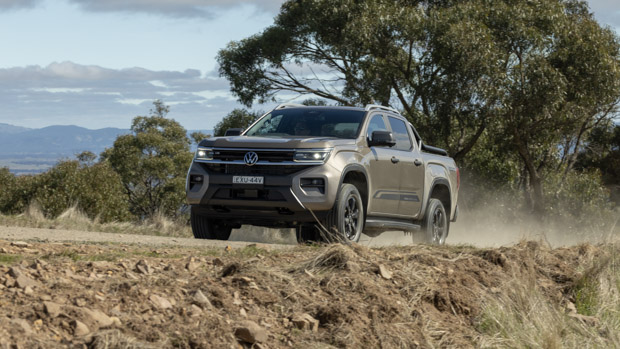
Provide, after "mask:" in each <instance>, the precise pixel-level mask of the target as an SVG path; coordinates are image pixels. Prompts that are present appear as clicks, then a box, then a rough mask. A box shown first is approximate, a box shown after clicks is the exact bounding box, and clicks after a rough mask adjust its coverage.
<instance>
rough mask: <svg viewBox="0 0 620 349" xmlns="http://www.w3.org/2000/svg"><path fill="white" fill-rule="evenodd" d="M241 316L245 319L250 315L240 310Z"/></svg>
mask: <svg viewBox="0 0 620 349" xmlns="http://www.w3.org/2000/svg"><path fill="white" fill-rule="evenodd" d="M239 314H241V316H243V317H244V318H247V317H248V313H247V312H246V311H245V309H243V308H241V309H239Z"/></svg>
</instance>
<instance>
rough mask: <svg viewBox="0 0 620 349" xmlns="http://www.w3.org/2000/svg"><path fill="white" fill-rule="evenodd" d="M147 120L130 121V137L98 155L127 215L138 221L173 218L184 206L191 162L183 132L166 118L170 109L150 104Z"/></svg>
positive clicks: (140, 118)
mask: <svg viewBox="0 0 620 349" xmlns="http://www.w3.org/2000/svg"><path fill="white" fill-rule="evenodd" d="M153 106H154V108H153V109H151V111H150V115H149V116H137V117H135V118H134V119H133V122H132V125H131V133H130V134H126V135H121V136H118V137H117V138H116V140H115V141H114V145H113V146H112V147H111V148H109V149H106V150H105V151H104V152H103V153H102V156H101V157H102V161H104V162H108V163H109V164H110V165H111V167H112V168H113V169H114V170H115V171H116V172H117V173H118V174H119V175H120V177H121V181H122V183H123V186H124V188H125V194H126V195H127V199H128V201H129V208H130V210H131V213H132V214H134V215H135V216H136V217H137V218H139V219H144V218H148V217H151V216H153V215H154V214H155V213H158V212H160V213H163V214H165V215H167V216H172V217H174V216H176V215H177V214H178V213H179V208H180V207H181V206H182V205H183V204H184V202H185V190H184V187H185V175H186V173H187V168H188V167H189V164H190V162H191V160H192V154H191V152H190V149H189V146H190V144H191V142H190V140H189V138H188V137H187V132H186V130H185V129H184V128H183V127H182V126H181V125H180V124H179V123H178V122H176V121H175V120H172V119H168V118H166V115H167V114H168V112H169V111H170V108H169V107H168V106H167V105H165V104H164V103H163V102H161V101H160V100H156V101H155V102H153Z"/></svg>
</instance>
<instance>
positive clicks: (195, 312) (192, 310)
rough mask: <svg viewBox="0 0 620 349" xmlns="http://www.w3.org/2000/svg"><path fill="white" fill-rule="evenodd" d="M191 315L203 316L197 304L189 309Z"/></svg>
mask: <svg viewBox="0 0 620 349" xmlns="http://www.w3.org/2000/svg"><path fill="white" fill-rule="evenodd" d="M189 314H190V316H192V317H196V316H200V315H201V314H202V309H200V307H199V306H197V305H196V304H192V305H191V306H190V307H189Z"/></svg>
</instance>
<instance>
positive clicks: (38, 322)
mask: <svg viewBox="0 0 620 349" xmlns="http://www.w3.org/2000/svg"><path fill="white" fill-rule="evenodd" d="M33 325H34V328H36V329H37V330H40V329H41V327H43V320H41V319H36V320H34V322H33Z"/></svg>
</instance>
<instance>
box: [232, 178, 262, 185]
mask: <svg viewBox="0 0 620 349" xmlns="http://www.w3.org/2000/svg"><path fill="white" fill-rule="evenodd" d="M263 179H264V177H259V176H233V184H263Z"/></svg>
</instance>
